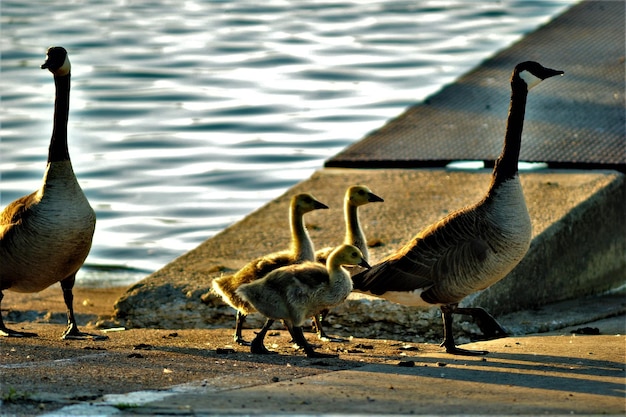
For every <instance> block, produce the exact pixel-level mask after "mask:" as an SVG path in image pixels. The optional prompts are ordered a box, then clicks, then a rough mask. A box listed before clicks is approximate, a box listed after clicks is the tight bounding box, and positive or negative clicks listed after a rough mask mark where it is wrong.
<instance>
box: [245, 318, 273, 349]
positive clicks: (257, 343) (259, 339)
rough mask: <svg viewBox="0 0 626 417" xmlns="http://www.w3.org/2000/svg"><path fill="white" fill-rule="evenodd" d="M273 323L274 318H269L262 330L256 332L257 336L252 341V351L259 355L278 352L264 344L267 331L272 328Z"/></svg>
mask: <svg viewBox="0 0 626 417" xmlns="http://www.w3.org/2000/svg"><path fill="white" fill-rule="evenodd" d="M272 324H274V320H272V319H267V321H266V322H265V324H264V325H263V327H262V328H261V330H260V331H259V332H258V333H257V334H256V336H255V338H254V339H252V342H250V352H251V353H256V354H259V355H267V354H270V353H276V352H272V351H270V350H267V348H266V347H265V345H264V344H263V341H264V340H265V335H266V334H267V331H268V330H269V329H270V327H272Z"/></svg>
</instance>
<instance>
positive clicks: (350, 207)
mask: <svg viewBox="0 0 626 417" xmlns="http://www.w3.org/2000/svg"><path fill="white" fill-rule="evenodd" d="M384 201H385V200H383V199H382V198H380V197H379V196H377V195H376V194H374V193H373V192H372V191H371V190H370V189H369V188H368V187H366V186H365V185H353V186H351V187H349V188H348V189H347V190H346V194H345V197H344V200H343V215H344V221H345V224H346V234H345V237H344V239H343V243H344V244H347V245H353V246H356V247H357V248H359V250H360V251H361V254H362V255H363V259H365V261H366V262H369V252H368V249H367V240H366V239H365V233H364V232H363V229H362V228H361V223H360V221H359V211H358V209H359V207H361V206H363V205H365V204H369V203H377V202H384ZM334 249H335V248H334V247H327V248H323V249H320V250H318V251H316V252H315V260H316V261H318V262H321V263H322V264H326V260H327V259H328V256H329V255H330V253H331V252H332V251H333V250H334ZM348 271H349V272H350V273H351V274H352V273H354V268H351V269H349V270H348ZM327 314H328V310H325V311H322V312H321V313H320V314H318V315H316V316H315V317H314V318H313V324H314V326H315V329H316V332H317V337H318V339H321V340H328V341H331V342H344V341H345V340H344V339H340V338H335V337H329V336H328V335H327V334H326V332H325V331H324V329H323V327H322V320H323V318H324V317H325V316H326V315H327Z"/></svg>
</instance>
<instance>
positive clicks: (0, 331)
mask: <svg viewBox="0 0 626 417" xmlns="http://www.w3.org/2000/svg"><path fill="white" fill-rule="evenodd" d="M0 336H2V337H37V333H31V332H18V331H17V330H11V329H9V328H7V327H5V326H2V327H0Z"/></svg>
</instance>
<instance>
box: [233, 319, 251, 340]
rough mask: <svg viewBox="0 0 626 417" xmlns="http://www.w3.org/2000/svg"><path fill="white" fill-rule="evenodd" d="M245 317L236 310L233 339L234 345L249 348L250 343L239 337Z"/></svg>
mask: <svg viewBox="0 0 626 417" xmlns="http://www.w3.org/2000/svg"><path fill="white" fill-rule="evenodd" d="M246 317H247V316H246V315H245V314H243V313H242V312H241V311H239V310H237V316H236V317H235V334H234V339H235V343H237V344H238V345H241V346H250V342H248V341H246V340H244V338H243V337H242V336H241V330H242V329H243V324H244V323H245V321H246Z"/></svg>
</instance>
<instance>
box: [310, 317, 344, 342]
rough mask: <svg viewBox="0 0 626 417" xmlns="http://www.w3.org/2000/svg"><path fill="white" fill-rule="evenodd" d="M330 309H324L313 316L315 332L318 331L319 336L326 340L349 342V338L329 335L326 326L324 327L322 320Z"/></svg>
mask: <svg viewBox="0 0 626 417" xmlns="http://www.w3.org/2000/svg"><path fill="white" fill-rule="evenodd" d="M328 312H329V310H328V309H324V310H322V312H321V313H319V314H316V315H314V316H313V327H314V330H315V332H316V333H317V338H318V339H320V340H323V341H325V342H335V343H348V342H349V340H347V339H342V338H341V337H334V336H328V335H327V334H326V331H324V328H323V327H322V321H323V320H324V317H326V315H328Z"/></svg>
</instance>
